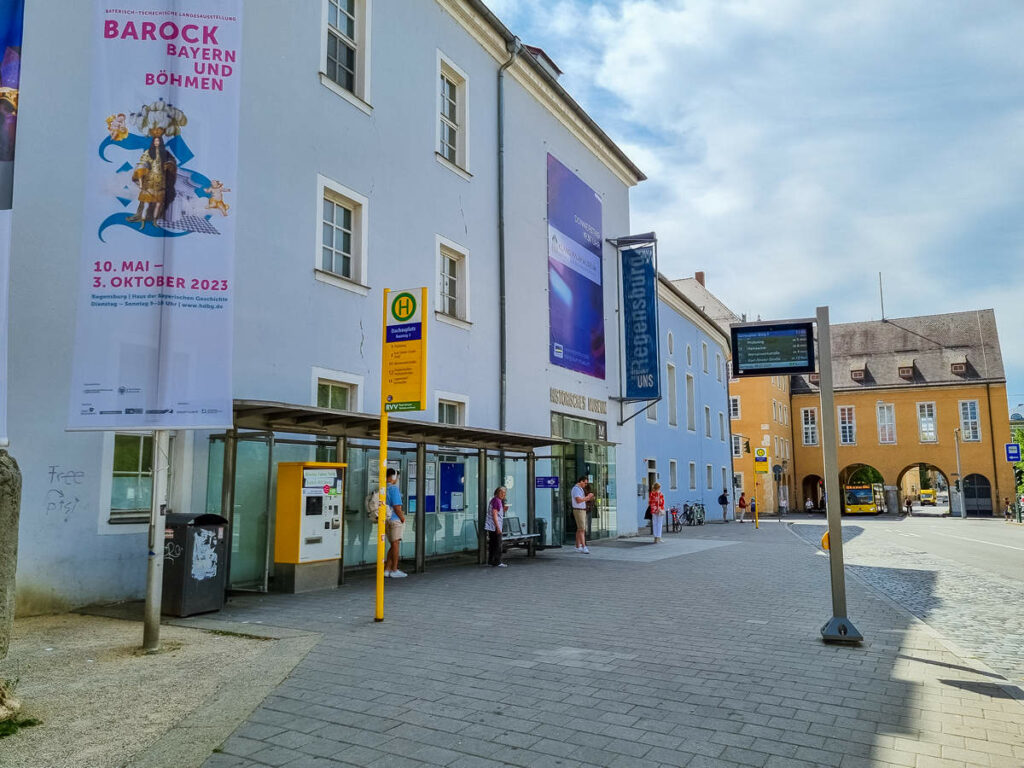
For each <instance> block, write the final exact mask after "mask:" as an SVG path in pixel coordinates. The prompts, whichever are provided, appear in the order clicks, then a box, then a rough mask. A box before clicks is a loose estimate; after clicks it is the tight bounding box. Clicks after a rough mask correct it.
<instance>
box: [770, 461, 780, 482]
mask: <svg viewBox="0 0 1024 768" xmlns="http://www.w3.org/2000/svg"><path fill="white" fill-rule="evenodd" d="M772 474H773V475H775V479H776V480H781V479H782V465H781V464H775V465H774V466H773V467H772Z"/></svg>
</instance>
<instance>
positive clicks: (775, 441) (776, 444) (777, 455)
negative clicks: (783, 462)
mask: <svg viewBox="0 0 1024 768" xmlns="http://www.w3.org/2000/svg"><path fill="white" fill-rule="evenodd" d="M772 447H773V448H774V449H775V453H774V454H773V455H774V456H775V458H777V459H779V458H782V456H781V455H780V453H781V451H779V436H778V435H775V436H774V437H772Z"/></svg>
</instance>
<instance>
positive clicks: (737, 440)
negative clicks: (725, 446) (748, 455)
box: [732, 435, 743, 459]
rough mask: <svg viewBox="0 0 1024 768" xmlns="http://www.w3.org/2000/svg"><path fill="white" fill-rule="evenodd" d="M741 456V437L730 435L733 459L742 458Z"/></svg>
mask: <svg viewBox="0 0 1024 768" xmlns="http://www.w3.org/2000/svg"><path fill="white" fill-rule="evenodd" d="M742 456H743V438H741V437H740V436H739V435H733V436H732V457H733V458H734V459H739V458H742Z"/></svg>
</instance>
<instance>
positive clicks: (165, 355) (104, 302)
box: [68, 0, 242, 429]
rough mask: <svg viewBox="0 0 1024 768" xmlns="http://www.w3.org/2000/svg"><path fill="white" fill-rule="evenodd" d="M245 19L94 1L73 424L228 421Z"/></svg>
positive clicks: (188, 3) (188, 7) (217, 7)
mask: <svg viewBox="0 0 1024 768" xmlns="http://www.w3.org/2000/svg"><path fill="white" fill-rule="evenodd" d="M241 11H242V2H241V0H118V2H116V3H110V2H101V1H97V2H95V4H94V17H93V23H92V27H91V29H90V30H89V34H90V35H91V36H92V38H93V49H94V57H93V69H92V78H91V80H92V99H91V103H90V114H89V122H88V123H87V125H86V127H85V132H86V133H87V134H88V136H89V145H88V171H87V175H86V192H85V218H84V222H83V243H82V261H81V266H80V278H79V279H80V288H79V305H78V324H77V327H76V336H75V357H74V367H73V371H72V385H71V403H70V413H69V419H68V426H69V428H70V429H122V428H144V429H145V428H149V429H155V428H161V429H164V428H176V429H184V428H201V427H210V428H214V427H229V426H231V423H232V402H231V355H232V332H233V327H232V314H233V310H232V294H233V290H234V253H235V221H236V218H237V214H238V210H237V208H236V207H235V205H234V200H235V198H236V196H237V194H238V183H237V164H238V155H237V145H238V110H239V84H240V83H239V78H240V77H241V71H240V70H241V66H242V62H241V56H240V53H241V48H242V19H241Z"/></svg>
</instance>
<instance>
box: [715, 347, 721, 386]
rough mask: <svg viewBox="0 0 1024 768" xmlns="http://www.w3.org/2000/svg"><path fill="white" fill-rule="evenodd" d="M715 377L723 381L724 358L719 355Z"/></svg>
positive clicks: (716, 355)
mask: <svg viewBox="0 0 1024 768" xmlns="http://www.w3.org/2000/svg"><path fill="white" fill-rule="evenodd" d="M715 375H716V376H717V377H718V380H719V381H721V380H722V356H721V355H719V354H717V353H716V354H715Z"/></svg>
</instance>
